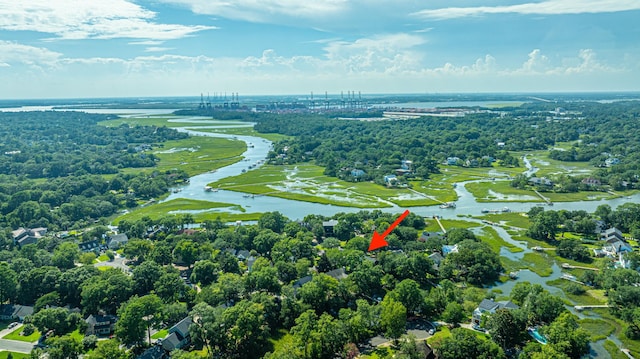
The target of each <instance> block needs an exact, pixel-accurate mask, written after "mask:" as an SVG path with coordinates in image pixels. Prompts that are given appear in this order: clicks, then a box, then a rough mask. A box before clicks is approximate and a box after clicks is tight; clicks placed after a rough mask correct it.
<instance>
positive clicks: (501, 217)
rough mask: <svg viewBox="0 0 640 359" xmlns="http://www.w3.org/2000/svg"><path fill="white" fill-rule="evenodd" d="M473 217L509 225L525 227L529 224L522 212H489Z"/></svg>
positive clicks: (527, 218)
mask: <svg viewBox="0 0 640 359" xmlns="http://www.w3.org/2000/svg"><path fill="white" fill-rule="evenodd" d="M473 218H478V219H483V220H487V221H489V222H494V223H500V224H504V225H506V226H510V227H518V228H522V229H527V228H529V226H530V225H531V222H530V221H529V217H528V216H527V215H526V214H524V213H516V212H509V213H489V214H484V215H481V216H473Z"/></svg>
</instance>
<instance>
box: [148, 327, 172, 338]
mask: <svg viewBox="0 0 640 359" xmlns="http://www.w3.org/2000/svg"><path fill="white" fill-rule="evenodd" d="M168 333H169V330H168V329H162V330H159V331H157V332H156V333H155V334H153V335H152V336H151V339H162V338H164V337H166V336H167V334H168Z"/></svg>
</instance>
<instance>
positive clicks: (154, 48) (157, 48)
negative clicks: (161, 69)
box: [144, 46, 173, 52]
mask: <svg viewBox="0 0 640 359" xmlns="http://www.w3.org/2000/svg"><path fill="white" fill-rule="evenodd" d="M169 50H173V48H172V47H161V46H150V47H147V48H146V49H144V52H163V51H169Z"/></svg>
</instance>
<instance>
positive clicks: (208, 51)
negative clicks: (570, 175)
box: [0, 0, 640, 99]
mask: <svg viewBox="0 0 640 359" xmlns="http://www.w3.org/2000/svg"><path fill="white" fill-rule="evenodd" d="M638 19H640V1H639V0H482V1H478V0H393V1H389V0H144V1H143V0H28V1H26V0H24V1H23V0H19V1H16V0H0V98H4V99H11V98H63V97H144V96H197V95H199V94H200V93H201V92H204V93H205V94H206V93H207V92H209V93H211V94H212V95H213V94H214V93H224V92H227V93H229V94H230V93H231V92H238V93H240V96H242V95H243V94H246V95H249V94H309V93H310V92H312V91H313V92H314V93H316V94H324V92H325V91H328V92H329V93H339V92H340V91H344V92H345V93H346V92H347V91H361V92H362V93H363V94H366V93H372V94H373V93H376V94H378V93H443V92H548V91H553V92H562V91H638V90H640V41H639V39H640V25H639V24H640V22H639V21H638Z"/></svg>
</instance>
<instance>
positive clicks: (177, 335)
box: [162, 317, 193, 352]
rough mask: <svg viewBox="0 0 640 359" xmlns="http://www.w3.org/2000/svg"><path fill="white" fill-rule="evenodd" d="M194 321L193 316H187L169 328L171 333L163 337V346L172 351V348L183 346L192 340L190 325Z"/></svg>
mask: <svg viewBox="0 0 640 359" xmlns="http://www.w3.org/2000/svg"><path fill="white" fill-rule="evenodd" d="M192 323H193V322H192V321H191V318H190V317H186V318H184V319H182V320H181V321H179V322H178V323H177V324H176V325H174V326H172V327H171V328H169V335H167V336H166V337H165V338H164V339H162V348H163V349H164V350H166V351H167V352H171V351H172V350H175V349H180V348H183V347H184V346H185V345H187V344H189V342H190V341H191V337H190V336H189V327H190V326H191V324H192Z"/></svg>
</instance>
